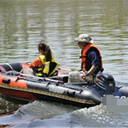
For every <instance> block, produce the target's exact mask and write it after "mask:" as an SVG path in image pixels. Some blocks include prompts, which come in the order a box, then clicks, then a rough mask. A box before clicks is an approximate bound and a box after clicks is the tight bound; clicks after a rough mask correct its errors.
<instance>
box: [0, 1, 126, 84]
mask: <svg viewBox="0 0 128 128" xmlns="http://www.w3.org/2000/svg"><path fill="white" fill-rule="evenodd" d="M127 7H128V2H127V0H116V1H115V0H64V1H63V0H0V63H7V62H9V63H11V62H19V61H25V62H26V61H32V60H33V59H34V58H35V57H36V56H38V51H37V44H38V42H39V41H40V40H41V39H45V40H46V41H47V42H48V44H49V45H50V47H51V48H52V51H53V53H54V56H55V58H56V60H57V61H59V62H60V64H61V67H63V68H71V67H73V66H80V60H79V56H80V49H79V48H78V46H77V43H76V42H74V38H75V37H77V36H78V35H79V34H80V33H88V34H90V35H91V36H92V38H93V39H94V41H95V44H96V45H97V46H98V47H99V48H100V50H101V52H102V55H103V64H104V68H105V72H108V73H111V74H112V75H113V76H114V77H115V79H116V80H118V81H123V82H128V80H127V74H128V73H127V71H128V50H127V49H128V36H127V33H128V8H127Z"/></svg>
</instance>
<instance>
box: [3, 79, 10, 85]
mask: <svg viewBox="0 0 128 128" xmlns="http://www.w3.org/2000/svg"><path fill="white" fill-rule="evenodd" d="M2 82H3V83H4V84H10V82H11V80H10V79H8V78H4V79H3V80H2Z"/></svg>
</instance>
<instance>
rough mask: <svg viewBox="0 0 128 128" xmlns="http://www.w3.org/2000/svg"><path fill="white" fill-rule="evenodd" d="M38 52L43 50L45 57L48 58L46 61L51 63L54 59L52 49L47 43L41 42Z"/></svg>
mask: <svg viewBox="0 0 128 128" xmlns="http://www.w3.org/2000/svg"><path fill="white" fill-rule="evenodd" d="M38 50H42V51H43V53H44V55H45V57H46V61H51V59H52V52H51V49H50V47H49V46H48V45H47V44H46V42H45V41H41V42H40V43H39V44H38Z"/></svg>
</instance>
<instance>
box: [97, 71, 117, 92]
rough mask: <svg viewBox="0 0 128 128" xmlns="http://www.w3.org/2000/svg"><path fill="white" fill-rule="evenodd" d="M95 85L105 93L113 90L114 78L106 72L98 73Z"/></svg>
mask: <svg viewBox="0 0 128 128" xmlns="http://www.w3.org/2000/svg"><path fill="white" fill-rule="evenodd" d="M96 85H97V86H98V87H100V88H101V89H103V90H105V92H106V93H107V94H111V93H113V92H114V91H115V80H114V78H113V76H112V75H110V74H106V73H99V74H97V76H96Z"/></svg>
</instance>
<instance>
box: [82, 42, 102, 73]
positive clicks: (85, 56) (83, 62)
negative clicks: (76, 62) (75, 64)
mask: <svg viewBox="0 0 128 128" xmlns="http://www.w3.org/2000/svg"><path fill="white" fill-rule="evenodd" d="M91 48H95V49H96V50H97V51H98V53H99V56H100V71H103V65H102V56H101V53H100V50H99V49H98V48H97V46H96V45H94V44H93V43H89V44H88V45H86V46H85V47H84V48H83V49H82V51H81V69H82V70H83V71H88V69H87V63H86V61H87V60H86V59H87V52H88V51H89V50H90V49H91Z"/></svg>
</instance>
